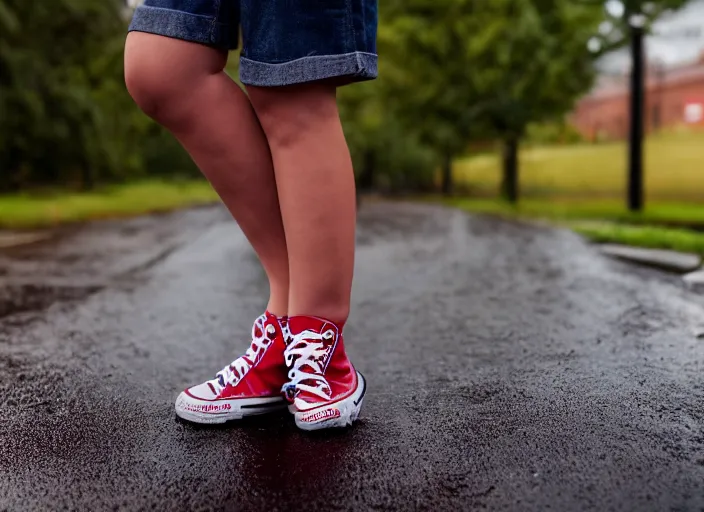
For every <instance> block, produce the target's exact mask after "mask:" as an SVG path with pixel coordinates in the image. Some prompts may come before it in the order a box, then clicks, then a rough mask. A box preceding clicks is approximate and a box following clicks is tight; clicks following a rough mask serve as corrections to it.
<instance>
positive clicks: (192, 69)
mask: <svg viewBox="0 0 704 512" xmlns="http://www.w3.org/2000/svg"><path fill="white" fill-rule="evenodd" d="M181 44H183V42H182V41H176V40H172V39H168V38H163V37H160V36H154V35H152V34H143V33H135V32H133V33H130V35H129V37H128V38H127V43H126V45H125V84H126V86H127V90H128V91H129V93H130V95H131V96H132V98H133V99H134V101H135V102H136V103H137V105H138V106H139V107H140V108H141V109H142V110H143V111H144V113H145V114H147V115H148V116H149V117H152V118H153V119H155V120H156V121H158V122H160V123H161V124H167V125H168V124H171V123H174V122H176V121H178V119H179V118H181V117H183V116H184V115H185V114H186V109H187V107H188V101H187V100H188V98H189V97H190V96H191V94H192V93H193V91H194V90H195V89H196V88H197V87H198V83H199V81H200V80H201V79H202V78H204V77H207V76H209V75H212V74H213V73H214V72H220V71H222V67H219V68H218V69H217V70H216V71H211V70H210V69H208V68H207V67H204V66H203V61H204V60H205V59H198V60H194V58H193V57H194V56H192V55H189V54H188V51H190V50H191V48H189V47H185V48H181V47H180V46H179V45H181ZM223 66H224V63H223Z"/></svg>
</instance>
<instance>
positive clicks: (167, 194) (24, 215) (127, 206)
mask: <svg viewBox="0 0 704 512" xmlns="http://www.w3.org/2000/svg"><path fill="white" fill-rule="evenodd" d="M217 200H218V198H217V196H216V194H215V192H214V191H213V189H212V188H211V187H210V185H209V184H208V183H207V182H205V181H200V180H193V181H173V182H171V181H168V182H166V181H156V180H150V181H142V182H137V183H130V184H126V185H114V186H110V187H105V188H100V189H98V190H96V191H94V192H87V193H78V192H56V193H51V194H41V195H31V194H20V195H8V196H0V227H2V228H8V229H26V228H39V227H49V226H54V225H57V224H61V223H66V222H78V221H84V220H91V219H101V218H113V217H125V216H131V215H138V214H142V213H152V212H160V211H168V210H173V209H175V208H179V207H183V206H194V205H199V204H207V203H212V202H215V201H217Z"/></svg>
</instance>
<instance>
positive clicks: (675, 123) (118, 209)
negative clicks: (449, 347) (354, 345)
mask: <svg viewBox="0 0 704 512" xmlns="http://www.w3.org/2000/svg"><path fill="white" fill-rule="evenodd" d="M138 3H139V2H138V1H133V0H100V1H97V0H55V1H53V2H46V1H45V0H0V226H1V227H4V228H8V229H26V228H36V227H44V226H52V225H56V224H59V223H63V222H72V221H82V220H89V219H95V218H102V217H114V216H120V215H132V214H138V213H144V212H151V211H160V210H166V209H171V208H176V207H180V206H187V205H193V204H200V203H208V202H212V201H214V200H216V197H215V195H214V193H213V192H212V190H211V189H210V187H209V185H208V184H207V183H205V182H204V181H203V180H202V179H201V178H200V175H199V173H198V171H197V169H196V168H195V167H194V165H193V164H192V162H191V161H190V159H189V158H188V156H187V155H186V154H185V153H184V152H183V150H182V149H181V148H180V147H179V146H178V144H177V143H176V142H175V141H174V140H173V138H172V137H171V136H170V135H168V134H167V133H165V132H164V130H162V129H161V128H160V127H158V126H157V125H156V124H155V123H153V122H152V121H150V120H149V119H148V118H147V117H146V116H144V115H143V114H142V113H141V112H139V110H138V109H137V108H136V106H135V105H134V104H133V102H132V100H131V99H130V97H129V95H128V94H127V91H126V90H125V87H124V82H123V64H122V52H123V43H124V37H125V32H126V28H127V25H128V23H129V20H130V17H131V13H132V11H133V9H134V8H135V7H136V5H137V4H138ZM380 17H381V19H380V28H379V54H380V56H381V58H380V67H381V69H380V75H381V76H380V79H379V80H377V81H374V82H368V83H363V84H359V85H355V86H352V87H348V88H345V89H343V90H341V92H340V106H341V110H342V115H343V119H344V124H345V130H346V133H347V136H348V140H349V143H350V147H351V151H352V154H353V158H354V161H355V167H356V172H357V181H358V187H359V190H360V192H361V193H363V194H365V193H381V194H384V195H403V196H405V197H408V196H412V197H413V198H419V199H422V200H433V201H441V202H445V203H447V204H450V205H453V206H457V207H461V208H464V209H467V210H470V211H474V212H482V213H492V214H499V215H508V216H525V217H538V218H541V219H549V220H550V221H552V222H556V223H560V224H563V225H566V226H568V227H570V228H572V229H575V230H577V231H579V232H581V233H583V234H584V235H586V236H588V237H590V238H592V239H595V240H599V241H619V242H626V243H629V244H633V245H643V246H652V247H668V248H677V249H683V250H689V251H695V252H698V253H704V235H702V234H701V232H702V230H703V229H704V158H703V157H704V34H703V33H702V30H701V27H702V25H703V23H704V1H702V0H690V1H685V0H661V1H650V2H649V1H643V0H624V1H621V0H608V1H603V0H580V1H577V0H491V1H482V2H478V1H476V0H381V1H380ZM641 34H643V35H644V40H643V44H642V47H641V48H639V47H638V45H637V44H636V45H635V46H634V41H636V39H635V38H637V37H639V36H640V35H641ZM637 42H638V41H637ZM640 50H642V53H639V52H640ZM634 55H635V56H636V57H635V58H636V61H639V59H640V63H641V64H642V69H638V70H637V71H642V77H640V73H637V75H636V78H637V79H638V80H635V81H634V80H633V76H634V75H633V73H632V71H633V70H634V66H633V63H634V62H636V61H634ZM228 70H229V72H230V73H231V75H232V76H233V78H236V77H237V58H236V55H233V56H232V58H231V59H230V64H229V68H228ZM635 82H638V83H639V84H640V86H641V88H642V92H643V95H642V98H641V96H640V95H639V96H637V97H636V99H637V101H636V102H635V103H634V102H633V101H631V100H632V98H633V96H632V93H633V91H634V90H636V92H637V91H638V88H637V85H638V84H636V83H635ZM634 87H636V89H634ZM634 109H636V111H638V115H637V117H636V123H637V124H638V126H642V130H643V134H644V137H645V144H644V146H643V148H642V154H643V164H642V166H640V165H635V167H634V165H633V161H632V160H633V157H632V156H631V158H629V155H633V154H634V153H633V150H634V147H635V150H636V151H637V152H639V153H640V152H641V149H640V146H639V145H637V144H636V146H633V145H632V144H633V139H634V137H635V138H636V139H638V138H639V137H638V134H639V131H638V130H635V132H634V130H633V127H634V124H633V122H632V119H633V117H632V116H633V114H634ZM639 120H640V122H639ZM629 140H630V142H629ZM629 148H630V153H629ZM636 163H637V162H636ZM634 173H635V174H634ZM634 179H635V180H636V181H635V184H636V185H638V179H641V180H642V187H641V188H642V200H643V203H642V204H640V205H637V207H634V205H633V204H632V203H629V202H628V200H627V198H628V192H629V186H631V187H632V186H633V185H634ZM637 188H638V187H637V186H636V189H637ZM632 191H633V189H632V190H631V192H632Z"/></svg>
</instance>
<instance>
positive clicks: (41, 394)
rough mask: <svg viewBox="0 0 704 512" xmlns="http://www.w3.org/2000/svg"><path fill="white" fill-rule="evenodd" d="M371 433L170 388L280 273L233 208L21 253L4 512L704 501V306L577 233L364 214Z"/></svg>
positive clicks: (0, 299)
mask: <svg viewBox="0 0 704 512" xmlns="http://www.w3.org/2000/svg"><path fill="white" fill-rule="evenodd" d="M358 251H359V252H358V266H357V281H356V285H355V290H354V313H353V317H352V318H351V320H350V323H349V327H348V329H347V331H346V332H347V340H348V348H349V352H350V355H351V357H352V359H353V361H354V362H355V364H356V365H357V367H358V368H359V369H360V370H361V371H362V372H364V373H365V375H366V376H367V378H368V380H369V384H370V387H369V390H368V393H367V398H366V400H365V408H364V410H363V413H362V420H361V422H360V423H359V424H358V425H357V426H356V427H355V428H354V429H353V430H351V431H345V432H342V433H338V434H319V435H310V434H305V433H302V432H298V431H297V430H296V429H295V426H294V425H293V422H292V420H291V419H290V418H288V417H287V416H286V415H285V414H284V415H281V416H276V417H274V418H269V419H267V420H254V421H248V422H246V423H243V424H239V425H232V426H228V427H225V428H198V427H195V426H191V425H187V424H183V423H180V422H178V421H177V420H176V419H175V417H174V413H173V400H174V398H175V397H176V394H177V392H178V391H179V390H181V389H182V388H183V387H185V386H186V385H187V384H189V383H197V382H200V381H202V380H204V379H205V378H210V377H212V376H213V375H214V373H215V372H216V371H217V370H219V369H220V368H221V367H222V366H224V365H225V364H226V363H227V362H229V361H230V360H232V359H233V358H234V357H235V355H239V353H240V352H241V351H242V350H243V349H244V348H245V347H246V346H247V343H248V342H247V339H246V336H245V335H246V334H247V333H248V332H249V328H250V325H251V321H252V319H253V318H254V317H255V316H256V315H258V314H259V313H260V312H261V310H262V308H263V307H264V305H265V301H266V295H265V294H266V283H265V280H264V279H263V275H262V273H261V271H260V269H259V267H258V264H257V263H256V260H255V259H254V257H253V255H252V253H251V252H250V250H249V249H248V247H247V244H246V242H245V240H244V238H243V236H242V235H241V233H240V232H239V230H238V228H237V227H236V226H235V225H234V224H233V223H232V222H230V221H229V219H228V217H227V215H226V214H225V212H224V211H223V210H221V209H219V208H204V209H198V210H192V211H187V212H178V213H174V214H169V215H162V216H154V217H146V218H141V219H135V220H130V221H116V222H102V223H97V224H93V225H89V226H86V227H83V228H72V229H70V230H66V231H65V232H63V233H59V235H58V236H57V238H56V240H54V241H51V242H47V243H43V244H40V245H36V246H33V247H26V248H23V249H16V250H14V251H5V252H3V253H1V254H0V279H1V280H2V286H0V315H2V318H1V319H0V510H13V511H14V510H60V509H70V510H141V509H156V510H209V509H225V510H246V511H250V510H304V509H305V510H348V509H350V510H351V509H356V510H473V509H489V510H546V509H552V510H563V511H564V510H693V511H701V510H704V373H703V372H704V339H703V338H704V335H702V333H704V300H702V298H701V297H699V296H697V295H693V294H690V293H689V292H687V291H685V290H684V289H683V288H682V287H681V285H680V284H679V282H678V280H677V279H675V278H673V277H669V276H666V275H664V274H660V273H656V272H654V271H650V270H642V269H636V268H632V267H629V266H627V265H626V264H624V263H619V262H615V261H610V260H607V259H605V258H603V257H601V256H599V255H598V254H597V252H596V251H595V249H594V248H592V247H590V246H588V245H587V244H585V243H584V242H583V241H582V240H581V239H579V238H578V237H577V236H575V235H573V234H571V233H569V232H565V231H559V230H554V229H549V228H543V227H537V226H531V225H522V224H517V223H512V222H506V221H499V220H492V219H487V218H479V217H469V216H466V215H465V214H463V213H460V212H456V211H453V210H448V209H443V208H439V207H433V206H416V205H408V204H386V203H379V204H371V205H368V206H366V207H365V208H363V210H362V212H361V214H360V230H359V249H358Z"/></svg>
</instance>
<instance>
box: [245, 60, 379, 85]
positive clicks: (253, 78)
mask: <svg viewBox="0 0 704 512" xmlns="http://www.w3.org/2000/svg"><path fill="white" fill-rule="evenodd" d="M378 60H379V58H378V57H377V55H376V54H374V53H366V52H352V53H346V54H343V55H312V56H310V57H303V58H301V59H296V60H292V61H289V62H283V63H280V64H268V63H265V62H258V61H255V60H250V59H247V58H245V57H241V58H240V80H241V81H242V83H243V84H245V85H254V86H260V87H277V86H283V85H294V84H301V83H305V82H315V81H318V80H325V79H326V78H336V77H349V78H350V79H351V81H353V82H361V81H364V80H372V79H374V78H376V77H377V76H378V75H379V70H378Z"/></svg>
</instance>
